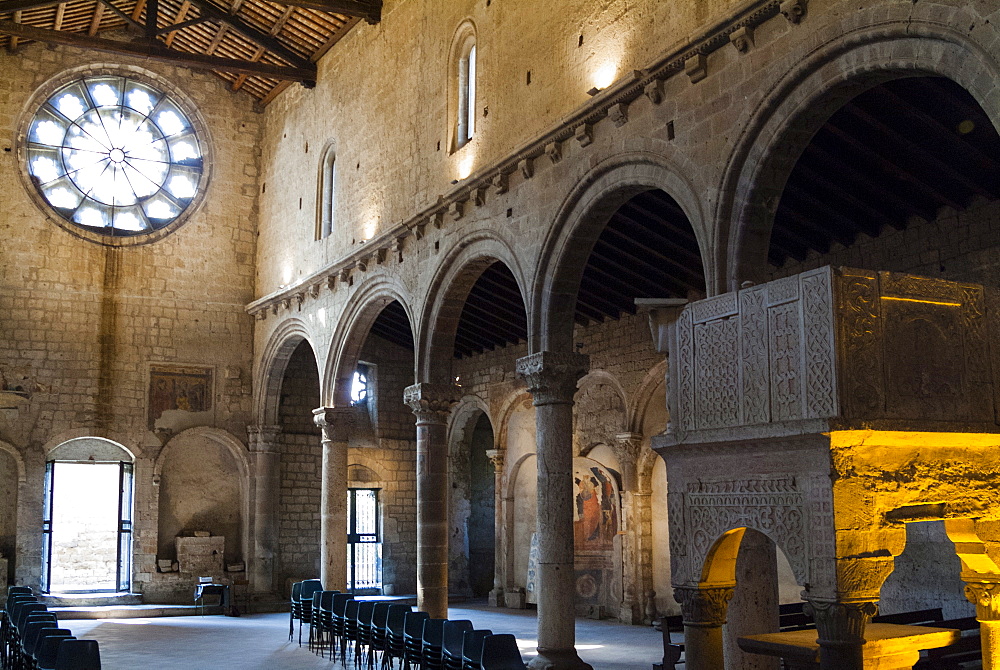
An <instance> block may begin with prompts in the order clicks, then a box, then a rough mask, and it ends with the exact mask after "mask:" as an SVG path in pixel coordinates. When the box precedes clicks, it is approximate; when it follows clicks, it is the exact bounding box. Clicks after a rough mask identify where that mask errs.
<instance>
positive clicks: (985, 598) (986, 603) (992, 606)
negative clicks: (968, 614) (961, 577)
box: [965, 575, 1000, 621]
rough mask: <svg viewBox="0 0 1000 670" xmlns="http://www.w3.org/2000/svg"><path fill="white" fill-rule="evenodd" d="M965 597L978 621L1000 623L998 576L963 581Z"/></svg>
mask: <svg viewBox="0 0 1000 670" xmlns="http://www.w3.org/2000/svg"><path fill="white" fill-rule="evenodd" d="M965 597H966V598H967V599H968V600H969V602H970V603H972V604H973V605H975V606H976V618H977V619H979V620H980V621H1000V575H997V576H992V577H983V578H973V579H966V580H965Z"/></svg>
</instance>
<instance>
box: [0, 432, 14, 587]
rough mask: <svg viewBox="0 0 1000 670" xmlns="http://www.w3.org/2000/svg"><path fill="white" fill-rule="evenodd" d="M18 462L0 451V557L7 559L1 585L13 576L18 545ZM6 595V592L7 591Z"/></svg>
mask: <svg viewBox="0 0 1000 670" xmlns="http://www.w3.org/2000/svg"><path fill="white" fill-rule="evenodd" d="M17 486H18V482H17V462H16V461H15V460H14V457H13V456H12V455H10V454H8V453H7V452H5V451H3V450H2V449H0V500H3V501H5V502H4V504H3V505H0V555H3V556H5V557H6V558H7V570H8V572H7V573H4V574H0V580H2V582H0V585H2V584H6V583H7V582H8V581H9V580H10V579H11V578H12V577H13V576H14V574H13V570H14V558H15V551H14V550H15V547H16V545H17ZM5 593H6V591H5Z"/></svg>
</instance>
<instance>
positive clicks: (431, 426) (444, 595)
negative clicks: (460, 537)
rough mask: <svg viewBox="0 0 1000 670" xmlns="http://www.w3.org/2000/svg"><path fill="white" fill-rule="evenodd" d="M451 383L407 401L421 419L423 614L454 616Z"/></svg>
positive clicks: (421, 389) (414, 393)
mask: <svg viewBox="0 0 1000 670" xmlns="http://www.w3.org/2000/svg"><path fill="white" fill-rule="evenodd" d="M459 397H460V392H459V389H458V388H456V387H455V386H453V385H451V384H428V383H423V384H414V385H413V386H409V387H407V388H406V390H405V391H404V392H403V401H404V402H405V403H406V404H407V406H409V408H410V409H412V410H413V413H414V414H415V415H416V417H417V609H419V610H421V611H424V612H427V613H429V614H430V615H431V617H433V618H435V619H445V618H447V617H448V415H449V413H450V412H451V408H452V406H454V405H455V403H456V402H457V401H458V399H459Z"/></svg>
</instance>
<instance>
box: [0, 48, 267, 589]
mask: <svg viewBox="0 0 1000 670" xmlns="http://www.w3.org/2000/svg"><path fill="white" fill-rule="evenodd" d="M106 63H109V61H108V60H107V59H106V56H103V55H100V54H97V53H95V52H84V51H80V50H77V49H72V48H64V47H47V46H45V45H42V44H26V45H24V46H22V47H21V48H20V49H19V50H18V51H17V52H16V53H13V54H12V53H8V52H4V53H2V54H0V71H2V72H3V73H4V76H3V77H0V138H3V139H2V140H0V146H2V148H3V150H4V151H3V152H0V201H2V202H3V208H2V211H0V234H2V235H3V238H4V243H3V245H0V313H2V314H3V315H4V318H3V319H2V320H0V375H2V377H3V378H4V386H5V388H9V389H11V390H16V389H21V391H20V396H19V398H20V400H18V401H17V402H16V403H14V404H13V406H11V407H9V408H6V409H5V411H4V412H2V414H0V440H4V441H6V442H9V443H10V444H12V445H14V447H16V448H17V449H18V450H19V451H20V452H21V454H22V456H23V458H24V461H25V464H26V467H27V471H26V473H25V474H26V477H27V480H28V485H27V486H26V487H25V490H26V491H28V492H30V495H26V496H24V497H23V498H22V499H21V500H20V501H19V505H20V506H21V509H20V511H19V514H20V518H21V520H22V521H21V523H19V531H18V532H19V533H20V535H19V539H18V547H19V554H18V560H17V578H18V581H19V582H21V583H25V584H29V585H37V584H38V581H39V578H40V570H41V561H40V552H39V549H38V547H40V546H41V542H40V538H39V535H38V532H39V531H38V529H39V528H40V525H41V524H40V519H41V468H42V464H43V462H44V460H45V458H44V455H43V447H44V445H48V446H50V447H54V446H56V444H58V443H59V442H60V441H61V440H62V439H68V438H69V437H79V436H82V435H87V434H90V435H99V436H104V437H112V438H114V439H115V440H116V441H118V442H121V443H122V444H124V445H125V446H126V447H128V448H129V449H130V450H131V451H132V452H133V453H135V454H136V455H137V462H136V473H137V478H136V507H135V512H136V518H135V530H136V533H135V552H136V560H135V573H134V577H135V580H136V588H138V589H141V588H142V585H143V583H145V582H147V581H148V580H149V579H151V578H152V575H153V574H155V562H154V559H155V555H156V545H157V539H156V538H157V510H158V506H157V504H156V502H155V501H156V497H155V495H154V492H153V489H152V483H151V472H152V460H153V459H154V458H155V457H156V455H157V453H158V451H159V449H160V448H161V446H162V444H163V443H164V442H165V441H166V439H168V438H169V437H170V436H171V435H172V434H173V433H174V432H176V431H179V430H181V429H183V428H187V427H189V426H190V425H192V424H191V422H190V421H189V420H188V419H190V418H191V417H185V416H181V415H183V414H184V413H183V412H180V415H178V416H177V417H175V418H176V419H177V421H175V422H173V423H171V422H170V421H168V422H166V423H163V424H161V425H160V429H161V433H160V434H155V433H154V432H152V431H151V430H150V420H149V417H148V415H147V398H148V397H149V387H148V384H149V375H150V365H151V364H153V363H159V364H186V365H196V366H203V367H206V368H209V369H211V371H212V373H213V380H214V381H213V385H212V386H213V387H212V389H211V395H210V397H211V410H210V412H208V413H207V414H202V413H199V415H198V417H197V423H198V424H199V425H213V426H216V427H219V428H223V429H225V430H227V431H229V432H230V433H232V434H234V435H240V434H243V433H244V431H245V427H246V425H247V424H248V423H249V422H250V412H251V402H250V400H251V383H252V379H251V368H252V351H251V336H252V320H251V318H250V317H249V316H247V314H246V313H245V311H244V306H245V305H246V303H247V302H248V300H250V299H251V297H252V290H253V259H254V256H255V252H256V234H255V233H256V226H257V204H256V201H255V195H256V173H257V170H258V165H259V157H258V150H257V144H258V142H259V138H260V131H261V125H260V120H261V116H260V115H259V114H258V113H257V112H255V111H254V109H253V105H252V101H251V100H250V99H249V98H247V97H246V96H244V95H241V94H235V93H232V92H230V91H229V90H228V89H227V88H226V86H225V84H224V82H222V81H220V80H219V79H218V78H216V77H214V76H212V75H211V74H208V73H200V72H191V71H188V70H186V69H183V68H177V67H171V66H165V65H161V64H157V63H154V62H152V61H149V60H140V59H127V58H124V59H116V61H115V63H114V64H113V67H116V68H120V67H127V68H135V69H136V71H140V72H144V73H148V74H147V76H149V77H151V78H157V79H158V80H159V81H161V82H164V85H165V86H167V87H168V90H172V91H174V92H176V94H177V95H178V96H180V97H182V98H184V99H186V100H188V101H189V102H190V103H191V106H192V107H193V108H194V109H195V110H196V113H197V114H198V115H199V116H200V118H201V120H202V121H203V122H204V126H205V130H206V138H205V139H206V141H207V147H208V150H209V153H208V156H209V160H210V161H211V163H212V166H211V177H210V180H209V182H208V183H207V185H206V188H207V191H206V197H205V199H204V200H203V201H202V203H201V204H200V206H199V207H198V208H197V210H196V211H195V212H194V213H193V214H192V215H191V216H190V218H189V219H188V220H187V221H186V222H185V223H184V224H183V225H182V226H181V227H180V228H178V229H176V230H175V231H174V232H173V233H171V234H170V235H168V236H166V237H165V238H163V239H161V240H159V241H157V242H154V243H151V244H147V245H141V246H131V247H123V248H112V247H105V246H101V245H99V244H95V243H92V242H88V241H85V240H83V239H81V238H79V237H77V236H75V235H72V234H70V233H69V232H67V231H66V230H64V229H63V228H61V227H59V226H58V225H56V224H55V223H54V222H53V221H52V220H49V218H48V217H49V214H48V213H47V212H46V211H42V210H41V209H40V208H39V206H38V205H36V203H35V202H34V201H33V199H32V197H31V196H30V194H29V191H28V188H30V186H28V184H27V183H26V182H25V180H23V179H22V169H23V166H22V164H21V163H22V161H21V154H20V153H19V147H18V145H17V144H16V143H15V139H16V137H17V133H18V129H19V128H20V127H21V124H22V122H24V121H25V118H26V117H25V115H26V114H30V113H31V112H32V111H33V110H30V109H28V105H27V101H28V99H29V97H30V96H32V95H33V94H34V93H35V92H36V91H37V90H38V89H39V88H40V87H42V86H44V85H45V83H46V82H48V81H49V80H50V79H52V78H53V77H55V76H57V75H59V74H60V73H62V72H64V71H66V70H69V69H70V68H80V67H81V66H83V65H93V70H97V69H102V68H103V67H104V64H106ZM93 70H91V71H93ZM83 71H84V70H80V72H83ZM5 407H6V406H5Z"/></svg>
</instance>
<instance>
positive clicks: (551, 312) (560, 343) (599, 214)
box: [528, 151, 714, 353]
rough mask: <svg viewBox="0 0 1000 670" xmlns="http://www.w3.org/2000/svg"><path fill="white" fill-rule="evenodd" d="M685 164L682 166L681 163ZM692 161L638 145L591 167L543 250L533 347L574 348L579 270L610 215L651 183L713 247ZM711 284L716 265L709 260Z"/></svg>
mask: <svg viewBox="0 0 1000 670" xmlns="http://www.w3.org/2000/svg"><path fill="white" fill-rule="evenodd" d="M679 166H680V167H679ZM694 174H696V171H695V169H694V168H693V166H690V165H688V164H686V163H685V162H684V159H683V158H681V157H678V156H673V155H672V156H671V157H670V158H667V157H666V156H665V155H662V154H657V153H653V152H650V151H635V152H628V153H621V154H616V155H613V156H610V157H608V158H606V159H604V160H603V161H601V162H600V163H598V164H597V165H596V166H594V167H593V168H592V169H591V170H589V171H588V172H587V173H586V174H585V175H584V176H583V177H582V178H581V179H580V180H579V181H578V182H577V183H576V185H575V186H574V187H573V188H572V189H571V190H570V192H569V193H568V194H567V195H566V197H565V198H564V199H563V201H562V204H561V205H560V207H559V210H558V213H557V214H556V216H555V220H554V221H553V224H552V226H551V227H550V229H549V232H548V234H547V236H546V239H545V242H544V243H543V245H542V249H541V252H540V256H539V260H538V265H537V268H538V269H537V271H536V273H535V277H534V279H533V284H532V291H531V300H530V309H531V311H530V312H529V315H528V324H529V331H528V350H529V352H531V353H534V352H538V351H546V350H549V351H572V350H573V323H574V318H573V314H574V311H575V308H576V295H577V293H578V290H579V284H580V275H581V273H582V272H583V268H584V267H585V266H586V261H587V258H588V257H589V255H590V252H591V250H592V249H593V246H594V243H595V242H596V241H597V238H598V237H599V236H600V234H601V232H602V231H603V230H604V227H605V226H606V225H607V222H608V220H609V219H610V218H611V215H612V214H614V212H615V211H617V210H618V208H619V207H621V206H622V205H623V204H624V203H625V202H627V201H628V200H629V199H630V198H632V197H633V196H635V195H637V194H639V193H642V192H644V191H648V190H650V189H660V190H662V191H664V192H665V193H667V194H669V195H670V196H671V197H672V198H673V199H674V200H675V201H676V202H677V204H678V205H679V206H680V208H681V209H682V210H683V211H684V215H685V216H686V217H687V219H688V221H689V222H690V224H691V227H692V228H693V229H694V233H695V237H696V238H697V240H698V245H699V247H700V248H702V249H708V248H710V247H709V243H710V241H711V240H710V239H708V237H707V235H708V233H706V230H707V227H706V225H705V224H704V222H705V217H704V216H703V215H702V203H701V198H700V197H699V196H698V193H699V191H698V189H697V188H695V186H694V184H693V183H692V181H691V180H690V178H689V176H690V175H694ZM701 256H702V263H703V266H704V271H705V277H706V283H707V284H708V288H709V289H710V288H711V287H712V286H713V284H714V280H713V279H712V277H713V276H714V269H713V268H711V267H709V266H708V265H705V260H706V259H707V258H708V257H709V254H705V253H703V254H701Z"/></svg>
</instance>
